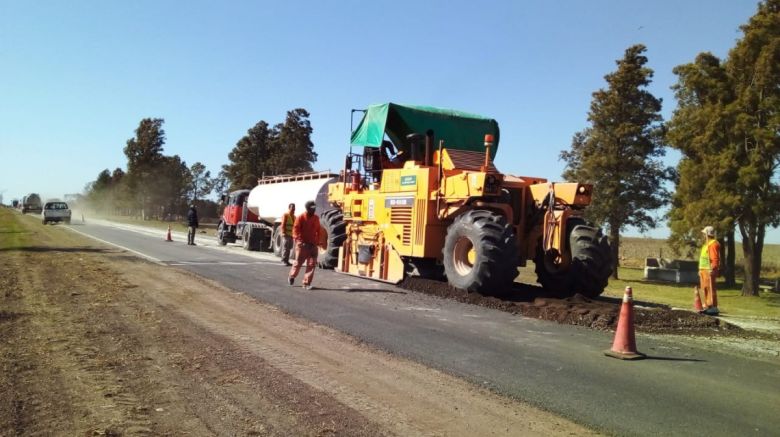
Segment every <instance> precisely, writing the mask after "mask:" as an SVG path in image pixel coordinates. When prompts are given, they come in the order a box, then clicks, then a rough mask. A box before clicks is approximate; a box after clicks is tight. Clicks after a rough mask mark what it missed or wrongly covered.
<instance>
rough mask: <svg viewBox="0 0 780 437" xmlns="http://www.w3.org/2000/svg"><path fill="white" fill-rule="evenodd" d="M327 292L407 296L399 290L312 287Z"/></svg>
mask: <svg viewBox="0 0 780 437" xmlns="http://www.w3.org/2000/svg"><path fill="white" fill-rule="evenodd" d="M317 290H323V291H324V290H328V291H343V292H345V293H393V294H408V292H406V291H401V290H387V289H381V288H326V287H318V286H316V285H315V286H314V289H313V290H312V291H317Z"/></svg>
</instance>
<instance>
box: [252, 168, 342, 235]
mask: <svg viewBox="0 0 780 437" xmlns="http://www.w3.org/2000/svg"><path fill="white" fill-rule="evenodd" d="M337 180H338V175H335V174H333V173H330V172H318V173H304V174H300V175H293V176H274V177H268V178H263V179H260V180H259V181H258V184H257V186H256V187H254V188H253V189H252V191H250V192H249V199H248V200H247V206H248V208H249V210H250V211H252V212H253V213H255V214H257V216H258V217H260V219H261V220H263V221H266V222H268V223H279V222H280V221H281V219H282V215H284V213H285V212H287V207H288V205H289V204H290V203H294V204H295V214H296V215H299V214H301V213H303V212H304V209H305V207H304V205H305V204H306V202H308V201H309V200H314V201H315V202H316V203H317V215H322V213H323V212H325V211H327V210H329V209H331V206H330V205H329V204H328V185H330V184H331V183H334V182H337Z"/></svg>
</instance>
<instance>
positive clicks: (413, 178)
mask: <svg viewBox="0 0 780 437" xmlns="http://www.w3.org/2000/svg"><path fill="white" fill-rule="evenodd" d="M409 185H417V175H408V176H401V186H402V187H405V186H409Z"/></svg>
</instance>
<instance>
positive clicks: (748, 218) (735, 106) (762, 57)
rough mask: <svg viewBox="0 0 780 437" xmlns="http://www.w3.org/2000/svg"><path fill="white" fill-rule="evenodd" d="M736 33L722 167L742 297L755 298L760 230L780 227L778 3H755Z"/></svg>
mask: <svg viewBox="0 0 780 437" xmlns="http://www.w3.org/2000/svg"><path fill="white" fill-rule="evenodd" d="M740 29H741V30H742V33H743V36H742V38H741V39H740V40H738V41H737V44H736V46H735V47H734V48H733V49H731V51H730V52H729V57H728V60H727V61H726V71H727V72H728V74H729V77H730V78H731V82H732V84H733V89H734V96H735V101H734V103H732V104H731V105H729V108H730V110H731V112H732V114H734V134H735V135H736V137H737V144H735V147H734V148H733V149H732V150H730V151H729V152H728V154H730V155H732V156H733V160H730V161H728V162H729V163H731V164H732V165H733V166H736V167H738V169H737V173H736V174H737V177H736V180H734V181H733V183H734V188H735V190H734V191H735V192H736V195H737V199H736V200H735V202H736V203H737V204H738V207H737V210H736V220H737V226H738V228H739V231H740V234H741V236H742V250H743V255H744V258H745V265H744V268H745V282H744V283H743V285H742V295H743V296H757V295H758V291H759V289H758V285H759V278H760V273H761V260H762V255H763V248H764V237H765V235H766V229H767V226H772V227H777V226H778V224H780V187H778V180H777V169H778V165H779V164H780V0H767V1H764V2H762V3H759V5H758V11H757V12H756V14H755V15H754V16H753V17H751V18H750V20H749V21H748V23H747V24H745V25H743V26H741V27H740ZM723 162H724V164H725V163H726V161H725V159H724V160H723Z"/></svg>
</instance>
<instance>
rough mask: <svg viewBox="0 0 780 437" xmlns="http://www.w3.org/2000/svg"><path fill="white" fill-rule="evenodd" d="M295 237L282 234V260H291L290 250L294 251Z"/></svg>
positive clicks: (284, 261)
mask: <svg viewBox="0 0 780 437" xmlns="http://www.w3.org/2000/svg"><path fill="white" fill-rule="evenodd" d="M292 247H293V238H292V237H291V236H289V235H282V262H283V263H288V262H290V252H292Z"/></svg>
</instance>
